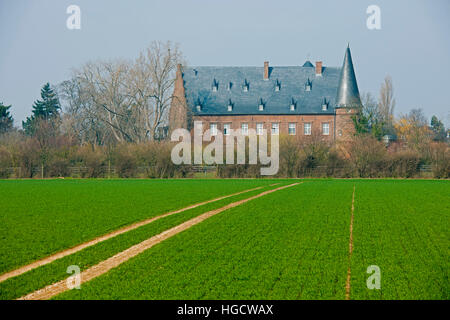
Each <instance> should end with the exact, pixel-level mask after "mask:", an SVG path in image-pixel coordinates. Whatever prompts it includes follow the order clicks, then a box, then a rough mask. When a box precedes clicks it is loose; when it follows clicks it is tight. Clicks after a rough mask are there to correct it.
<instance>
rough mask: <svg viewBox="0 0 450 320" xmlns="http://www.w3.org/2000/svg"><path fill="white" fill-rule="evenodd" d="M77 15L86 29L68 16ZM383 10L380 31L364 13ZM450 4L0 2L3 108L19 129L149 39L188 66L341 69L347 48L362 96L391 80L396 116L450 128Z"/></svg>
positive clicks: (419, 0)
mask: <svg viewBox="0 0 450 320" xmlns="http://www.w3.org/2000/svg"><path fill="white" fill-rule="evenodd" d="M70 4H76V5H79V6H80V8H81V30H68V29H67V28H66V19H67V17H68V15H67V14H66V8H67V7H68V6H69V5H70ZM371 4H375V5H378V6H379V7H380V8H381V28H382V29H381V30H368V29H367V28H366V19H367V14H366V9H367V7H368V6H369V5H371ZM449 31H450V1H448V0H434V1H425V0H415V1H406V0H404V1H392V0H389V1H377V0H370V1H365V0H354V1H336V0H315V1H309V0H308V1H299V0H293V1H283V0H278V1H273V0H272V1H266V0H254V1H243V0H164V1H163V0H161V1H155V0H128V1H125V0H121V1H119V0H116V1H111V0H70V1H66V0H39V1H36V0H35V1H33V0H0V40H1V47H2V49H1V50H0V74H1V77H0V101H3V102H4V103H5V104H7V105H9V104H12V105H13V108H12V113H13V116H14V118H15V120H16V125H20V121H21V120H23V119H25V117H26V116H28V115H29V114H30V112H31V106H32V104H33V101H34V100H36V99H37V98H39V93H40V88H41V87H42V85H43V84H44V83H45V82H47V81H49V82H50V83H51V84H58V83H60V82H61V81H63V80H65V79H68V77H69V75H70V70H71V68H74V67H78V66H80V65H82V64H83V63H85V62H87V61H89V60H96V59H104V58H134V57H136V56H137V55H138V53H139V51H140V50H142V49H144V48H145V47H146V45H147V44H148V43H150V42H151V41H152V40H164V41H165V40H171V41H173V42H178V43H179V44H180V46H181V49H182V51H183V52H184V55H185V57H186V59H187V61H188V62H189V64H191V65H239V66H243V65H252V66H254V65H261V66H262V65H263V61H264V60H269V61H270V64H271V65H301V64H303V62H304V61H305V60H306V58H307V57H310V60H311V61H316V60H323V62H324V65H328V66H340V65H341V63H342V60H343V57H344V51H345V48H346V45H347V42H350V47H351V50H352V55H353V62H354V64H355V71H356V76H357V79H358V84H359V89H360V92H371V93H373V94H374V95H376V96H378V91H379V87H380V84H381V83H382V81H383V78H384V77H385V75H387V74H390V75H391V76H392V78H393V82H394V89H395V98H396V100H397V106H396V113H397V114H398V113H404V112H407V111H408V110H410V109H412V108H417V107H421V108H423V109H424V111H425V113H426V115H427V116H428V117H431V115H433V114H436V115H437V116H439V117H440V118H442V119H443V120H444V121H445V123H446V125H447V126H449V125H450V102H449V98H448V95H449V93H450V92H449V91H450V80H449V75H450V58H449V57H450V40H449V39H450V38H449V34H448V33H449Z"/></svg>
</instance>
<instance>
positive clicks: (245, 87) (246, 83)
mask: <svg viewBox="0 0 450 320" xmlns="http://www.w3.org/2000/svg"><path fill="white" fill-rule="evenodd" d="M249 88H250V84H249V83H248V81H247V79H245V80H244V86H243V89H244V92H248V90H249Z"/></svg>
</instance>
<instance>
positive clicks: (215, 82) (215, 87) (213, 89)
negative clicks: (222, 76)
mask: <svg viewBox="0 0 450 320" xmlns="http://www.w3.org/2000/svg"><path fill="white" fill-rule="evenodd" d="M217 90H219V83H218V82H217V80H216V79H214V80H213V83H212V91H213V92H217Z"/></svg>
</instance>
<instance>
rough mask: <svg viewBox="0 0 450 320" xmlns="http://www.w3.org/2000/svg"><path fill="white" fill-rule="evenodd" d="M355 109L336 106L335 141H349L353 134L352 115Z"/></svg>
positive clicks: (355, 111)
mask: <svg viewBox="0 0 450 320" xmlns="http://www.w3.org/2000/svg"><path fill="white" fill-rule="evenodd" d="M357 111H358V110H357V109H350V108H336V141H349V140H351V138H352V136H353V135H354V134H355V125H354V124H353V119H352V117H353V116H354V115H356V114H357Z"/></svg>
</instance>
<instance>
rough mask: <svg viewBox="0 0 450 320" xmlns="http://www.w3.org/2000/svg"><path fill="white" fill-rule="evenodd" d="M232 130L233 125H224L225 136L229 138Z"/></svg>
mask: <svg viewBox="0 0 450 320" xmlns="http://www.w3.org/2000/svg"><path fill="white" fill-rule="evenodd" d="M230 129H231V123H224V124H223V134H224V135H225V136H228V135H229V134H230Z"/></svg>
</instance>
